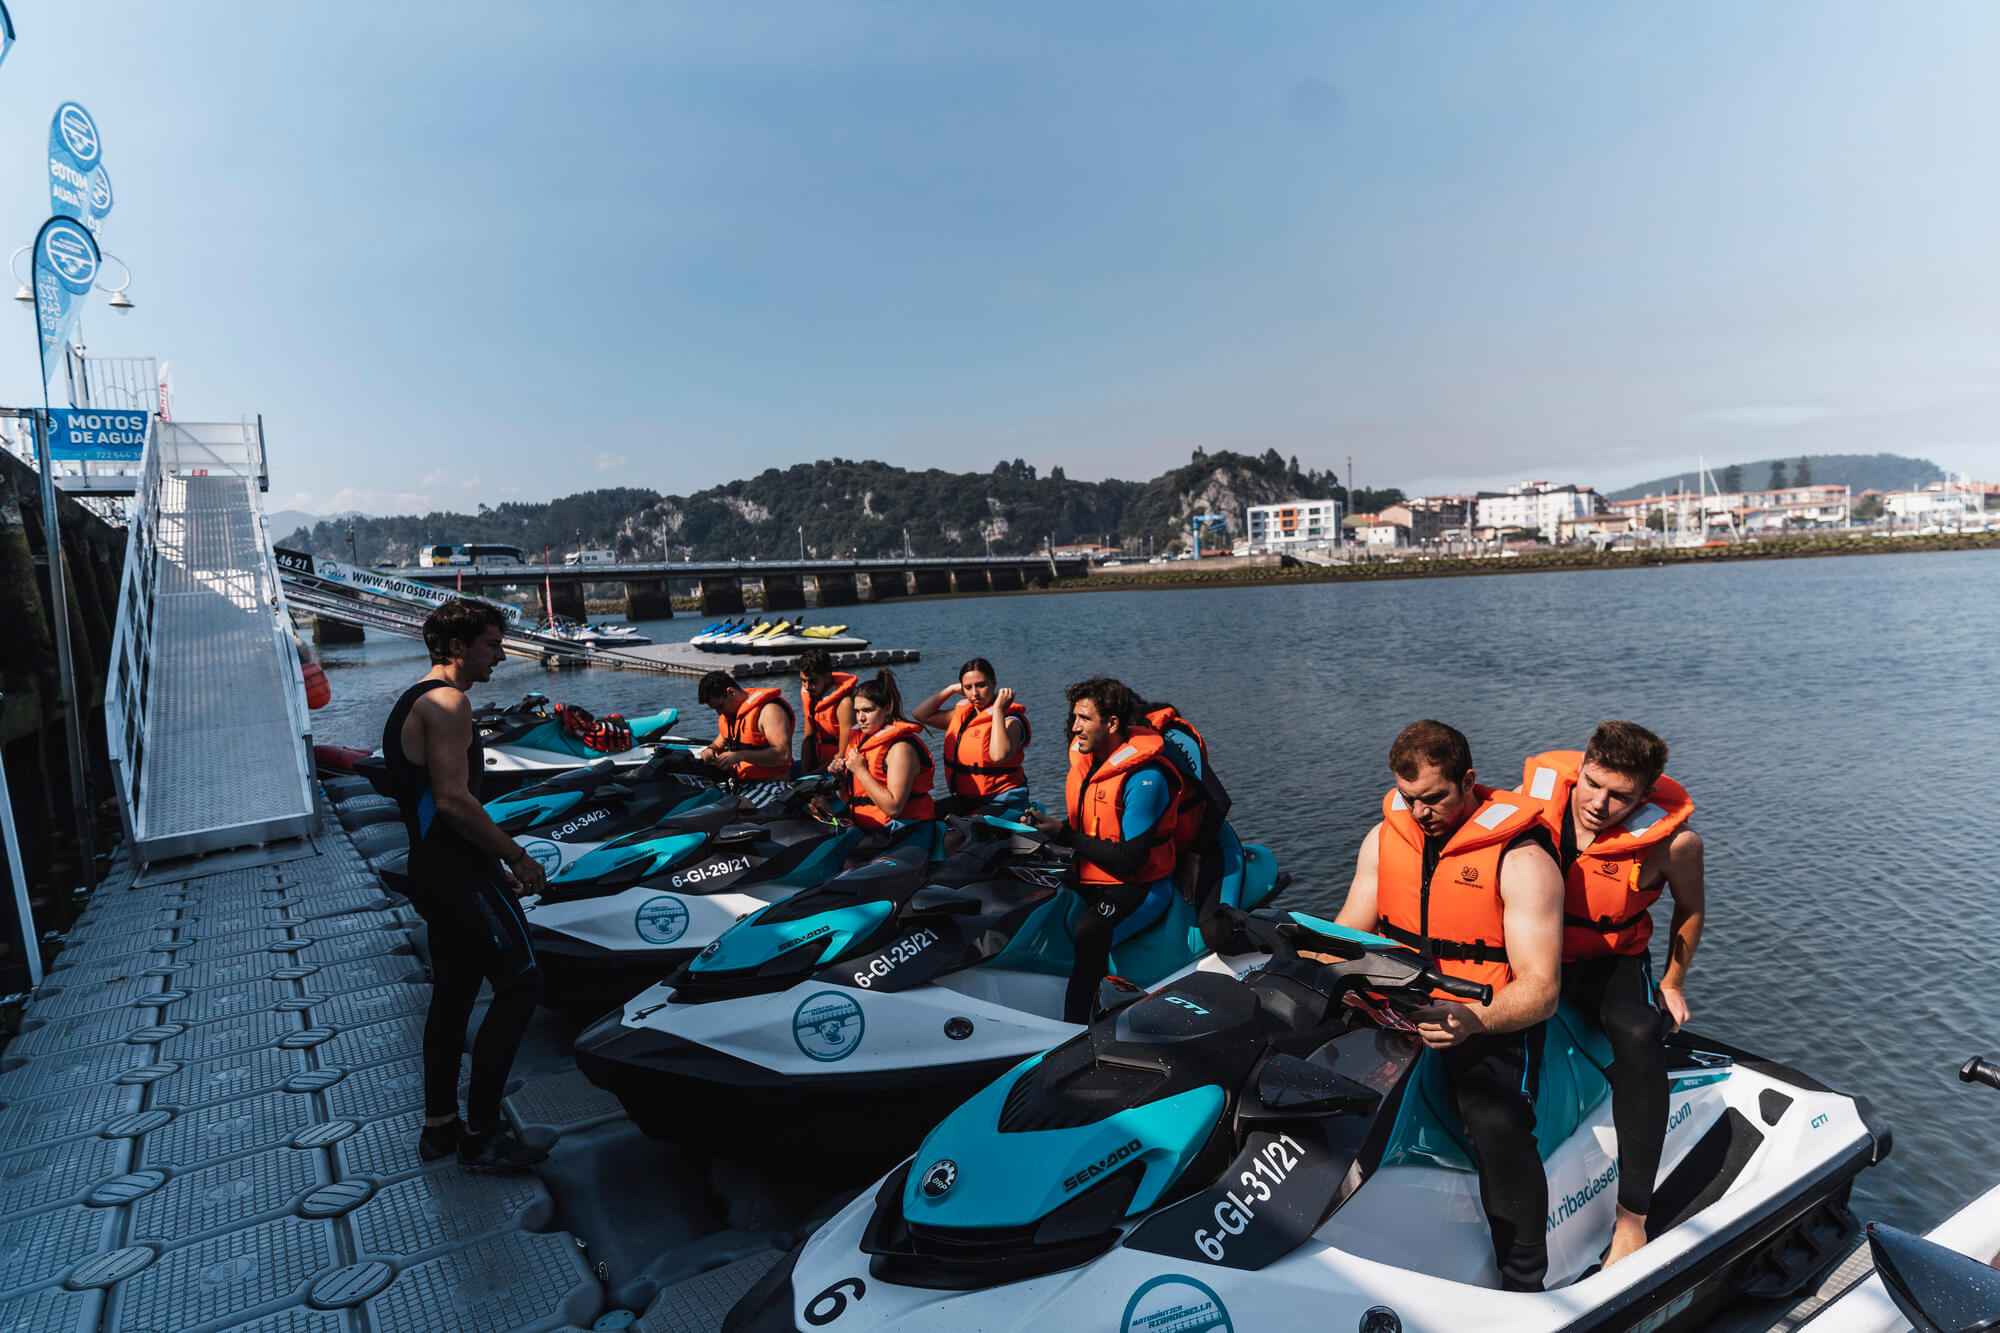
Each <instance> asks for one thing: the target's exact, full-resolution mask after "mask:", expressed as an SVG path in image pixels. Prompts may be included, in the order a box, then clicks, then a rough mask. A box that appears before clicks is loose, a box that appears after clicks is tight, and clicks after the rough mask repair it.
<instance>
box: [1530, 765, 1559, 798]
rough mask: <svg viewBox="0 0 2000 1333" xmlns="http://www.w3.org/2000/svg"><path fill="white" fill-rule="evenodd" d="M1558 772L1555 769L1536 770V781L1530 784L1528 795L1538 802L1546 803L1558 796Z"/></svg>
mask: <svg viewBox="0 0 2000 1333" xmlns="http://www.w3.org/2000/svg"><path fill="white" fill-rule="evenodd" d="M1556 776H1557V774H1556V771H1555V770H1554V769H1553V768H1538V769H1536V770H1535V780H1534V781H1533V782H1531V783H1529V784H1528V795H1530V796H1532V797H1534V798H1535V799H1536V800H1538V801H1546V800H1548V799H1549V797H1551V796H1554V795H1555V794H1556Z"/></svg>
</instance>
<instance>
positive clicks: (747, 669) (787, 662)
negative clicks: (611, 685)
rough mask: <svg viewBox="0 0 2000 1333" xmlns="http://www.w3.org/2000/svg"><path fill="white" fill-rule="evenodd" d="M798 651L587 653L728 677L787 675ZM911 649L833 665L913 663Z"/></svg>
mask: <svg viewBox="0 0 2000 1333" xmlns="http://www.w3.org/2000/svg"><path fill="white" fill-rule="evenodd" d="M799 656H800V655H799V654H798V653H796V652H794V653H772V654H761V653H760V654H749V653H705V652H703V651H702V650H701V649H699V648H696V647H694V646H693V645H692V644H686V643H656V644H650V645H646V646H642V647H635V648H599V649H597V650H596V651H595V652H593V653H592V654H591V660H592V661H593V662H594V663H596V664H598V665H605V666H618V667H634V666H637V667H641V668H642V669H646V670H653V671H667V672H671V673H672V674H674V675H677V676H705V675H707V674H708V673H709V672H711V671H727V672H728V673H729V674H730V675H732V676H776V675H781V674H782V675H790V674H792V673H794V672H796V671H797V670H798V668H799ZM918 657H919V654H918V652H917V650H916V649H914V648H864V649H862V650H860V651H858V652H851V653H834V654H833V665H834V667H835V669H837V670H840V671H857V670H860V669H861V668H863V667H871V666H888V665H891V664H901V663H904V662H914V661H916V660H917V659H918Z"/></svg>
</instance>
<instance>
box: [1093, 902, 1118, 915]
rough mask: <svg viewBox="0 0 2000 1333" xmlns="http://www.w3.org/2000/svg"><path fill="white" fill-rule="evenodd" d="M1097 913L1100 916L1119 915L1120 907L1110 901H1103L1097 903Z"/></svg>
mask: <svg viewBox="0 0 2000 1333" xmlns="http://www.w3.org/2000/svg"><path fill="white" fill-rule="evenodd" d="M1097 914H1098V915H1099V916H1117V915H1118V907H1117V905H1116V904H1114V903H1111V902H1109V901H1106V902H1101V903H1099V904H1098V905H1097Z"/></svg>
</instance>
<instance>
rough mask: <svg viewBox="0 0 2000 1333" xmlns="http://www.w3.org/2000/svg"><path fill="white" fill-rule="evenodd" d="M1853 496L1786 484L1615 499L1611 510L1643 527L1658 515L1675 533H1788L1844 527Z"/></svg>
mask: <svg viewBox="0 0 2000 1333" xmlns="http://www.w3.org/2000/svg"><path fill="white" fill-rule="evenodd" d="M1851 505H1852V496H1851V495H1850V494H1849V491H1848V488H1847V487H1845V486H1831V485H1826V486H1819V485H1815V486H1781V487H1776V488H1770V489H1766V490H1761V491H1710V492H1709V493H1708V494H1706V495H1703V494H1700V493H1698V492H1695V491H1683V492H1680V493H1677V494H1672V495H1642V496H1639V497H1637V498H1636V499H1631V500H1613V501H1610V502H1609V504H1608V506H1607V507H1608V508H1609V509H1610V510H1611V512H1613V513H1616V514H1626V515H1629V516H1631V517H1632V518H1634V519H1636V520H1637V521H1638V522H1640V523H1642V524H1643V523H1645V522H1646V520H1647V519H1648V518H1649V517H1651V516H1652V515H1654V514H1658V515H1659V516H1660V519H1661V522H1662V523H1663V524H1664V525H1665V526H1666V527H1667V528H1668V529H1672V528H1674V527H1676V526H1677V525H1685V526H1689V527H1692V526H1695V525H1697V524H1699V523H1701V520H1702V518H1703V516H1704V515H1705V516H1706V518H1707V523H1706V526H1707V527H1711V528H1713V527H1729V526H1731V525H1732V523H1733V525H1734V526H1735V527H1736V529H1737V530H1738V531H1739V532H1745V533H1752V532H1782V531H1784V530H1785V529H1787V528H1801V527H1838V526H1842V525H1844V524H1845V523H1846V522H1847V516H1848V513H1849V511H1850V508H1851Z"/></svg>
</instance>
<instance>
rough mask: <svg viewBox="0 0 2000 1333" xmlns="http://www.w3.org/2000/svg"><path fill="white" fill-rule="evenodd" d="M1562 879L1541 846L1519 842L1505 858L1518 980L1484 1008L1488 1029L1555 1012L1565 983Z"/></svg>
mask: <svg viewBox="0 0 2000 1333" xmlns="http://www.w3.org/2000/svg"><path fill="white" fill-rule="evenodd" d="M1562 905H1563V878H1562V872H1561V871H1560V870H1558V869H1557V868H1556V863H1555V858H1554V857H1552V856H1550V855H1549V854H1548V853H1547V852H1545V851H1543V850H1542V849H1541V848H1540V847H1538V846H1535V845H1533V844H1528V845H1524V846H1520V847H1516V848H1515V849H1514V850H1513V851H1511V852H1508V853H1507V855H1506V856H1504V857H1503V858H1501V861H1500V911H1501V921H1502V929H1503V930H1504V931H1505V932H1506V937H1507V966H1508V967H1509V968H1510V969H1512V971H1513V973H1514V979H1513V980H1512V981H1510V982H1508V983H1507V985H1506V987H1505V988H1504V989H1503V990H1502V991H1501V992H1500V994H1498V995H1497V996H1495V997H1494V998H1493V1003H1492V1004H1490V1005H1488V1006H1486V1007H1485V1008H1484V1009H1482V1010H1480V1012H1479V1017H1480V1019H1481V1021H1482V1023H1483V1024H1484V1026H1485V1028H1486V1030H1487V1031H1488V1032H1518V1031H1520V1030H1521V1029H1522V1028H1527V1027H1533V1026H1534V1025H1535V1024H1537V1023H1539V1022H1541V1021H1542V1020H1543V1019H1546V1018H1547V1017H1549V1015H1551V1014H1553V1013H1555V1011H1556V998H1557V995H1558V992H1559V991H1560V990H1561V988H1562Z"/></svg>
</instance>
